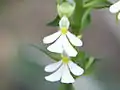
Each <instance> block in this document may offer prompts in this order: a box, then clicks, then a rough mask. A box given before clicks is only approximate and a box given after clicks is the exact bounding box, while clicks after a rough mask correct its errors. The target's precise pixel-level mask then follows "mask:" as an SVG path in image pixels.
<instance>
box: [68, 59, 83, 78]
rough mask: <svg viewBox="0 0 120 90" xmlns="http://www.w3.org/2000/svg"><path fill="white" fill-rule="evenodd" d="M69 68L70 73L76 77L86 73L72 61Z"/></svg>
mask: <svg viewBox="0 0 120 90" xmlns="http://www.w3.org/2000/svg"><path fill="white" fill-rule="evenodd" d="M68 66H69V68H70V71H71V72H72V73H73V74H74V75H76V76H80V75H82V74H83V73H84V70H83V69H82V68H81V67H79V66H78V65H77V64H75V63H73V62H72V61H69V63H68Z"/></svg>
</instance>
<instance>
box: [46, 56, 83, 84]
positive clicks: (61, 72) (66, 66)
mask: <svg viewBox="0 0 120 90" xmlns="http://www.w3.org/2000/svg"><path fill="white" fill-rule="evenodd" d="M45 71H46V72H54V73H53V74H51V75H49V76H46V77H45V79H46V80H47V81H51V82H56V81H59V80H61V82H62V83H74V82H75V79H74V78H73V77H72V75H71V73H72V74H73V75H75V76H80V75H82V74H83V73H84V70H83V69H82V68H81V67H79V66H78V65H77V64H75V63H74V62H72V61H71V60H70V59H69V58H68V57H63V59H62V60H61V61H59V62H57V63H53V64H50V65H48V66H46V67H45ZM70 72H71V73H70Z"/></svg>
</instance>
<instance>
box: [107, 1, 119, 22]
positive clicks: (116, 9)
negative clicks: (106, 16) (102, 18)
mask: <svg viewBox="0 0 120 90" xmlns="http://www.w3.org/2000/svg"><path fill="white" fill-rule="evenodd" d="M109 10H110V12H111V13H117V18H118V19H119V20H120V1H118V2H116V3H115V4H113V5H111V6H110V8H109Z"/></svg>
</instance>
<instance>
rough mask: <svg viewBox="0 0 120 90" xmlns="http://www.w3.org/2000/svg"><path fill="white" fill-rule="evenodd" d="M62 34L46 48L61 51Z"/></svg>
mask: <svg viewBox="0 0 120 90" xmlns="http://www.w3.org/2000/svg"><path fill="white" fill-rule="evenodd" d="M62 42H63V41H62V36H60V37H59V38H58V39H57V40H56V41H55V42H54V43H53V44H52V45H50V46H49V47H48V48H47V49H48V50H49V51H51V52H56V53H62V52H63V47H62Z"/></svg>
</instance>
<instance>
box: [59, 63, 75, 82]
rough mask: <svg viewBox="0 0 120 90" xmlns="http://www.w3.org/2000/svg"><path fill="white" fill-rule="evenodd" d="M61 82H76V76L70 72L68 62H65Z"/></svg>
mask: <svg viewBox="0 0 120 90" xmlns="http://www.w3.org/2000/svg"><path fill="white" fill-rule="evenodd" d="M61 82H62V83H74V82H75V80H74V78H73V77H72V75H71V74H70V71H69V68H68V66H67V64H64V69H63V74H62V79H61Z"/></svg>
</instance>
